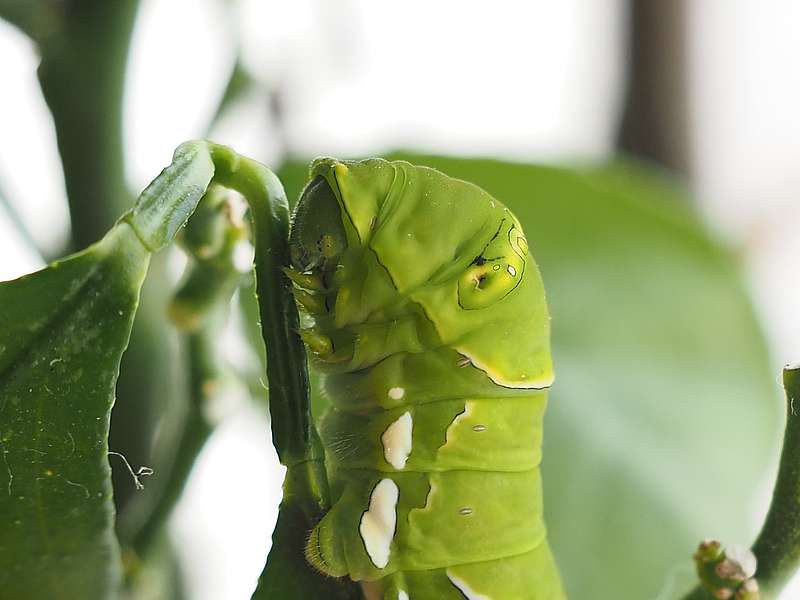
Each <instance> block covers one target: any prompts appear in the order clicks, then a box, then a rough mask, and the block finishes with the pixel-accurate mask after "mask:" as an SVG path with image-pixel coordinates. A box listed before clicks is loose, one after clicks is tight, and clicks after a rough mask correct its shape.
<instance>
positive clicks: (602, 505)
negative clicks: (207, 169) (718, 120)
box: [281, 156, 780, 600]
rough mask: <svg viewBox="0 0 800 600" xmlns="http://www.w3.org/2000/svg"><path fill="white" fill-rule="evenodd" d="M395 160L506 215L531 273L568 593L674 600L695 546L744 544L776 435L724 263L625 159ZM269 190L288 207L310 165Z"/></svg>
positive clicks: (553, 502) (727, 261) (551, 503)
mask: <svg viewBox="0 0 800 600" xmlns="http://www.w3.org/2000/svg"><path fill="white" fill-rule="evenodd" d="M395 158H408V160H410V161H411V162H414V163H417V164H427V165H430V166H433V167H435V168H438V169H440V170H442V171H443V172H445V173H447V174H448V175H452V176H455V177H460V178H463V179H466V180H468V181H471V182H473V183H476V184H478V185H480V186H482V187H484V188H485V189H486V190H487V191H489V192H490V193H491V194H492V195H494V196H496V197H497V198H498V199H500V200H501V201H503V202H504V203H505V204H507V205H508V206H509V208H511V210H512V211H513V212H514V213H515V214H516V215H517V216H518V217H519V219H520V221H521V222H522V224H523V227H524V229H525V233H526V235H527V238H528V240H529V243H530V247H531V251H532V253H533V254H534V256H535V257H536V260H537V262H538V264H539V266H540V268H541V271H542V275H543V277H544V282H545V288H546V290H547V295H548V302H549V305H550V310H551V314H552V318H553V350H554V363H555V370H556V383H555V385H554V387H553V390H552V394H551V400H550V404H549V408H548V414H547V417H546V420H545V444H544V465H543V472H544V490H545V516H546V522H547V524H548V529H549V534H548V537H549V538H550V540H551V543H552V545H553V549H554V552H555V554H556V558H557V560H558V563H559V566H560V569H561V571H562V575H563V578H564V582H565V585H566V588H567V592H568V595H569V597H570V598H593V599H597V600H605V599H608V600H627V599H630V600H641V599H642V598H661V597H666V598H668V597H677V595H678V594H679V593H680V592H681V591H682V590H683V589H686V588H687V587H688V586H689V585H691V583H692V582H693V579H694V572H693V566H692V563H691V554H692V552H693V551H694V548H695V547H696V545H697V542H698V541H699V540H700V539H702V538H704V537H708V536H713V537H717V538H720V539H723V540H726V541H729V542H731V543H734V542H739V543H742V544H745V545H746V544H747V543H749V542H750V540H751V538H752V534H753V533H754V532H753V530H752V529H751V527H750V524H749V521H748V516H749V515H750V514H751V510H752V502H753V496H754V491H755V489H756V487H757V486H758V484H759V483H760V482H761V481H762V479H763V477H764V470H765V466H766V465H768V464H769V463H770V458H771V453H772V450H773V448H774V443H775V439H776V434H777V431H778V425H779V423H780V416H779V415H780V402H779V400H778V399H779V394H778V392H777V387H776V385H775V379H776V378H775V377H774V376H773V373H772V370H771V369H770V367H769V364H768V358H767V352H766V349H765V344H764V340H763V336H762V333H761V331H760V330H759V328H758V326H757V323H756V320H755V318H754V315H753V311H752V308H751V306H750V303H749V301H748V298H747V295H746V293H745V291H744V289H743V285H742V282H741V280H740V276H739V274H738V272H737V270H736V267H735V264H734V263H733V260H732V257H731V256H730V255H729V254H728V253H727V252H725V251H724V250H723V249H721V248H720V247H719V245H718V244H716V243H715V242H714V241H713V240H712V239H711V238H710V236H709V235H708V234H707V233H706V232H705V231H704V229H703V228H702V227H701V225H700V224H699V222H698V220H697V219H696V217H694V216H693V215H692V214H691V211H690V210H689V207H688V205H687V203H686V201H685V200H686V199H685V197H684V196H683V195H682V193H681V192H680V191H679V190H678V189H677V188H676V187H675V186H673V185H672V184H671V183H670V182H669V181H668V180H667V179H666V178H665V177H663V176H662V175H659V174H657V173H654V172H652V171H649V170H646V169H644V168H642V167H640V166H637V165H630V164H623V163H621V164H619V165H615V166H614V167H613V168H607V169H603V170H569V169H557V168H547V167H538V166H531V165H523V164H509V163H502V162H498V161H488V160H467V159H449V158H440V157H432V156H407V157H404V156H396V157H395ZM281 178H282V180H283V182H284V184H285V185H286V187H287V191H288V194H289V197H290V198H295V197H297V195H298V194H299V192H300V189H301V187H302V186H303V185H304V184H305V182H306V180H307V165H306V164H304V163H292V164H289V165H287V167H286V168H285V169H284V170H283V171H282V173H281ZM670 589H671V592H670ZM662 593H666V594H667V595H666V596H659V594H662Z"/></svg>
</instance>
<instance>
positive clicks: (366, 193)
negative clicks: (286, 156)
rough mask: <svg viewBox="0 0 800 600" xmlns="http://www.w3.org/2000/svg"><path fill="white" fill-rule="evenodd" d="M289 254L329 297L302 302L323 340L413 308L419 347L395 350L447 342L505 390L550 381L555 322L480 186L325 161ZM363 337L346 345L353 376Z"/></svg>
mask: <svg viewBox="0 0 800 600" xmlns="http://www.w3.org/2000/svg"><path fill="white" fill-rule="evenodd" d="M290 246H291V253H292V262H293V268H294V269H295V270H297V271H299V272H301V273H303V274H304V275H305V276H306V277H307V278H311V279H313V281H314V282H316V283H317V284H318V287H317V288H315V289H318V290H319V291H320V292H321V293H322V294H328V295H327V296H326V298H325V301H324V303H322V302H321V301H320V299H319V297H317V298H304V299H303V300H301V303H303V304H304V305H306V306H307V307H309V306H310V307H311V308H312V310H311V312H315V311H316V316H325V315H329V316H331V317H332V320H331V323H332V326H331V327H330V328H329V329H330V330H329V331H326V332H324V333H325V334H326V335H333V333H332V331H338V330H341V329H342V328H345V327H347V326H353V325H354V324H359V323H365V322H368V321H372V322H375V321H378V320H381V319H383V320H386V319H397V318H398V315H400V313H402V311H406V312H409V311H411V312H413V310H417V312H418V317H419V318H418V321H419V324H418V325H416V329H417V331H419V332H420V336H419V338H420V339H419V340H416V342H415V343H416V344H417V346H414V345H413V344H411V343H410V342H409V343H408V347H407V348H406V347H401V348H399V349H394V351H419V347H420V346H425V345H427V344H428V343H437V344H443V345H448V346H451V347H452V348H454V349H456V350H457V351H458V352H459V353H461V354H462V355H464V356H465V357H467V358H469V360H470V362H471V363H472V364H473V365H474V366H475V367H477V368H480V369H482V370H484V371H486V373H487V374H488V375H489V377H491V378H492V379H493V380H494V381H495V382H496V383H500V384H502V385H509V386H511V387H544V386H546V385H549V383H550V381H551V380H552V371H551V368H550V359H549V331H550V330H549V316H548V313H547V307H546V304H545V301H544V291H543V288H542V283H541V278H540V277H539V273H538V269H537V267H536V264H535V263H534V261H533V258H532V257H531V255H530V254H529V252H528V243H527V240H526V239H525V236H524V234H523V232H522V227H521V225H520V223H519V221H518V220H517V219H516V218H515V217H514V215H513V214H512V213H511V212H510V211H509V210H508V209H507V208H506V207H505V206H503V204H501V203H500V202H499V201H497V200H496V199H494V198H493V197H492V196H490V195H489V194H488V193H487V192H485V191H484V190H482V189H480V188H478V187H477V186H475V185H472V184H470V183H467V182H465V181H461V180H458V179H453V178H451V177H447V176H446V175H444V174H442V173H440V172H439V171H436V170H434V169H430V168H426V167H418V166H414V165H411V164H409V163H407V162H403V161H393V162H389V161H385V160H382V159H369V160H365V161H337V160H334V159H330V158H324V159H318V160H316V161H314V163H312V166H311V181H310V183H309V184H308V185H307V186H306V188H305V190H304V192H303V194H302V196H301V198H300V201H299V203H298V206H297V208H296V210H295V215H294V220H293V228H292V234H291V238H290ZM311 279H309V281H310V280H311ZM295 280H296V281H297V279H295ZM412 305H413V307H412ZM409 307H412V308H409ZM401 316H402V315H401ZM322 321H324V320H322ZM322 321H320V322H322ZM323 326H324V323H323ZM521 326H522V327H521ZM426 328H427V329H426ZM428 330H430V331H432V332H434V333H433V334H429V333H428ZM359 335H360V336H361V337H360V338H358V339H357V338H356V337H351V339H349V340H347V341H346V345H347V347H348V348H349V350H348V360H351V359H352V360H351V362H350V365H349V366H350V367H351V368H355V367H357V366H360V365H363V364H364V362H363V361H360V362H359V360H358V359H357V357H356V355H357V354H358V347H357V345H358V343H359V341H360V342H361V345H362V348H366V344H365V343H364V339H366V338H364V334H363V333H359ZM433 337H435V338H436V339H435V340H432V338H433ZM390 341H391V340H388V339H387V340H386V341H385V342H382V343H384V345H386V344H388V343H389V342H390ZM333 345H334V346H337V345H338V346H339V347H342V344H341V343H338V344H337V343H336V340H334V344H333ZM353 361H355V362H353Z"/></svg>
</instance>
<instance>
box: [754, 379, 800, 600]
mask: <svg viewBox="0 0 800 600" xmlns="http://www.w3.org/2000/svg"><path fill="white" fill-rule="evenodd" d="M783 386H784V388H785V389H786V432H785V433H784V436H783V450H782V452H781V461H780V467H779V468H778V478H777V481H776V482H775V489H774V490H773V492H772V503H771V504H770V507H769V512H768V513H767V518H766V520H765V521H764V526H763V527H762V528H761V533H759V534H758V537H757V538H756V541H755V543H754V544H753V554H755V555H756V559H757V560H758V570H757V571H756V578H757V579H758V583H759V586H760V588H761V590H762V595H763V597H764V598H776V597H777V596H778V594H779V593H780V591H781V590H782V589H783V587H784V586H785V585H786V583H787V582H788V581H789V579H790V578H791V577H792V575H794V573H795V572H796V571H797V569H798V567H800V366H795V367H786V368H785V369H784V370H783Z"/></svg>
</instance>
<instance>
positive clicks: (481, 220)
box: [291, 159, 563, 600]
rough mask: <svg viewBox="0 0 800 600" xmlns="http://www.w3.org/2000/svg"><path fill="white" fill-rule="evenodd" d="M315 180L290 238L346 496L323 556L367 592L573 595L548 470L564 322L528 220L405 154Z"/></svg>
mask: <svg viewBox="0 0 800 600" xmlns="http://www.w3.org/2000/svg"><path fill="white" fill-rule="evenodd" d="M312 177H313V179H312V182H311V183H310V184H309V186H308V187H307V188H306V190H305V192H304V194H303V197H302V198H301V201H300V204H299V205H298V209H297V212H296V215H295V220H294V225H293V231H292V239H291V247H292V252H293V263H294V265H293V266H294V267H295V269H297V273H296V274H295V276H294V279H295V281H296V283H298V285H300V286H301V287H302V288H304V290H303V291H301V292H299V293H298V301H299V302H300V303H301V304H302V305H303V306H304V307H305V308H306V310H307V312H308V313H309V314H310V316H311V317H312V318H313V326H312V327H311V328H310V329H309V330H308V331H307V332H305V334H304V337H305V338H306V340H307V341H308V342H309V346H310V348H311V349H312V351H313V353H314V356H315V359H314V362H315V364H317V365H318V366H319V367H320V368H322V369H323V370H325V371H326V372H327V373H328V374H327V377H326V380H325V387H326V390H327V392H328V394H329V396H330V398H331V400H332V408H331V410H330V411H329V412H328V414H327V415H326V416H325V417H324V418H323V419H322V422H321V423H320V433H321V436H322V440H323V443H324V444H325V447H326V461H327V465H328V470H329V475H330V479H331V483H332V493H333V506H332V508H331V510H330V511H329V512H328V513H327V514H326V516H325V517H324V518H323V520H322V521H321V522H320V524H319V525H318V526H317V527H316V528H315V530H314V531H313V532H312V533H311V535H310V538H309V541H308V545H307V550H306V554H307V557H308V559H309V560H310V561H311V562H312V564H314V565H315V566H316V567H317V568H319V569H320V570H321V571H323V572H325V573H327V574H330V575H332V576H348V577H350V578H351V579H353V580H356V581H362V582H363V587H364V590H365V592H366V593H367V595H368V597H370V598H380V599H391V600H404V599H405V600H447V599H449V598H452V599H454V600H458V599H461V600H463V599H464V598H467V599H468V600H539V599H543V600H544V599H547V600H556V599H560V598H563V592H562V591H561V584H560V580H559V577H558V573H557V570H556V567H555V565H554V562H553V559H552V556H551V554H550V550H549V547H548V544H547V540H546V532H545V527H544V522H543V518H542V491H541V479H540V471H539V464H540V461H541V450H540V449H541V440H542V419H543V415H544V410H545V405H546V390H547V388H548V387H549V385H550V383H551V381H552V370H551V364H550V354H549V317H548V314H547V308H546V304H545V301H544V294H543V289H542V284H541V279H540V277H539V273H538V270H537V268H536V265H535V263H534V262H533V260H532V258H531V257H530V255H529V254H528V248H527V243H526V241H525V238H524V236H523V234H522V230H521V227H520V225H519V223H518V222H517V220H516V219H515V218H514V216H513V215H512V214H511V213H510V212H509V211H508V209H506V208H505V207H504V206H502V205H501V204H500V203H499V202H497V201H496V200H494V199H493V198H491V197H490V196H489V195H488V194H486V193H485V192H484V191H482V190H480V189H479V188H477V187H475V186H472V185H470V184H468V183H465V182H462V181H458V180H454V179H451V178H448V177H446V176H444V175H442V174H441V173H438V172H437V171H434V170H432V169H426V168H421V167H414V166H412V165H410V164H408V163H403V162H395V163H389V162H386V161H381V160H370V161H363V162H356V163H342V162H337V161H333V160H329V159H325V160H321V161H317V162H315V163H314V165H313V166H312Z"/></svg>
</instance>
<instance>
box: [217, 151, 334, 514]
mask: <svg viewBox="0 0 800 600" xmlns="http://www.w3.org/2000/svg"><path fill="white" fill-rule="evenodd" d="M209 148H210V150H211V154H212V159H213V162H214V167H215V173H214V181H215V182H217V183H219V184H221V185H224V186H226V187H228V188H231V189H233V190H236V191H238V192H239V193H241V194H242V195H243V196H244V197H245V199H246V200H247V202H248V205H249V206H250V211H251V216H252V219H253V224H254V227H253V237H254V242H255V259H254V260H255V270H256V293H257V295H258V298H259V314H260V317H261V331H262V336H263V338H264V344H265V346H266V350H267V376H268V378H269V382H270V414H271V416H272V422H273V428H272V437H273V442H274V444H275V449H276V450H277V452H278V457H279V458H280V460H281V463H282V464H283V465H285V466H286V467H287V469H289V470H290V471H298V470H300V471H302V472H304V473H305V474H306V478H307V482H308V483H309V484H310V490H311V491H312V492H313V496H314V497H315V498H317V500H318V501H319V503H320V504H321V505H322V506H320V507H319V508H321V509H322V510H324V509H327V495H328V490H327V476H326V474H325V469H324V466H323V457H324V454H323V450H322V444H321V442H320V440H319V437H318V435H317V432H316V428H315V427H314V424H313V423H312V422H311V418H310V407H309V395H308V394H309V393H308V390H309V381H308V367H307V365H306V355H305V349H304V347H303V342H302V340H301V339H300V336H299V335H298V333H297V332H298V330H299V328H300V326H299V317H298V314H297V307H296V306H295V303H294V296H293V295H292V285H291V282H290V281H289V278H288V277H287V276H286V275H285V274H284V272H283V269H284V268H285V267H286V266H288V265H289V248H288V236H289V204H288V202H287V201H286V195H285V193H284V191H283V186H282V185H281V183H280V181H279V180H278V178H277V177H276V176H275V175H274V174H273V173H272V172H271V171H269V170H268V169H267V168H266V167H264V166H263V165H261V164H259V163H257V162H255V161H252V160H249V159H246V158H243V157H240V156H238V155H237V154H235V153H234V152H233V151H232V150H230V149H229V148H225V147H223V146H218V145H215V144H209ZM287 479H288V478H287Z"/></svg>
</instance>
